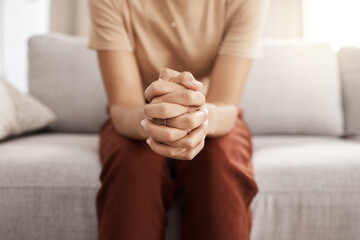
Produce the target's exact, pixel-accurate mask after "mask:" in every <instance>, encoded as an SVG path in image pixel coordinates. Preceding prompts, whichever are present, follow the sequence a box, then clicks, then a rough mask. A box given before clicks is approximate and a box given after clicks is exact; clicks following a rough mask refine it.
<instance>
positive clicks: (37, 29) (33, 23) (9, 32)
mask: <svg viewBox="0 0 360 240" xmlns="http://www.w3.org/2000/svg"><path fill="white" fill-rule="evenodd" d="M0 1H2V4H3V6H2V8H3V14H2V18H3V22H2V29H3V31H2V35H3V44H2V52H3V77H4V79H6V80H7V81H8V82H10V83H11V84H12V85H14V86H15V87H16V88H18V89H19V90H21V91H24V92H26V91H27V40H28V38H29V37H30V36H31V35H34V34H43V33H46V32H48V30H49V15H50V0H0Z"/></svg>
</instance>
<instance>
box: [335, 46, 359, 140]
mask: <svg viewBox="0 0 360 240" xmlns="http://www.w3.org/2000/svg"><path fill="white" fill-rule="evenodd" d="M338 56H339V65H340V72H341V79H342V85H343V96H344V98H343V99H344V111H345V123H346V124H345V131H346V135H358V136H360V48H350V47H346V48H342V49H340V51H339V54H338Z"/></svg>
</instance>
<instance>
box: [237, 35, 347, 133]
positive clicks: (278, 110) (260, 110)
mask: <svg viewBox="0 0 360 240" xmlns="http://www.w3.org/2000/svg"><path fill="white" fill-rule="evenodd" d="M263 52H264V56H263V58H262V59H257V60H255V61H254V64H253V68H252V71H251V73H250V76H249V79H248V80H247V83H246V87H245V90H244V95H243V99H242V106H243V108H244V110H245V111H244V118H245V120H246V121H247V123H248V124H249V126H250V128H251V130H252V132H253V134H316V135H330V136H340V135H342V134H343V113H342V101H341V88H340V80H339V73H338V65H337V57H336V54H335V53H334V52H333V51H332V50H331V47H330V46H329V45H328V44H325V43H308V42H304V41H294V40H292V41H280V40H279V41H275V40H267V41H264V46H263Z"/></svg>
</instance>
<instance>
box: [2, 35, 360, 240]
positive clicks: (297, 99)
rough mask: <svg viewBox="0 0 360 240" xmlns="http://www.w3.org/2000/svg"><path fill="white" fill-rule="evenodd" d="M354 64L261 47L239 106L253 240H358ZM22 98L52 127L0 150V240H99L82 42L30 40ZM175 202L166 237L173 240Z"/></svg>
mask: <svg viewBox="0 0 360 240" xmlns="http://www.w3.org/2000/svg"><path fill="white" fill-rule="evenodd" d="M359 69H360V50H359V49H356V48H344V49H341V50H340V52H339V53H334V52H332V51H331V48H330V47H329V46H328V45H327V44H323V43H307V42H294V41H291V42H289V41H265V42H264V56H263V58H261V59H257V60H255V62H254V66H253V69H252V72H251V74H250V77H249V80H248V82H247V85H246V88H245V92H244V96H243V101H242V107H243V108H244V110H245V120H246V121H247V123H248V124H249V126H250V128H251V130H252V132H253V135H254V137H253V143H254V156H253V163H254V167H255V173H256V179H257V182H258V185H259V193H258V194H257V196H256V197H255V199H254V201H253V203H252V209H253V228H252V239H253V240H267V239H269V240H312V239H314V240H315V239H316V240H325V239H326V240H335V239H337V240H356V239H360V174H359V173H360V137H359V136H360V96H359V92H360V71H359ZM29 92H30V93H31V94H33V95H34V96H35V97H37V98H38V99H39V100H41V101H42V102H43V103H45V104H46V105H47V106H49V107H50V108H51V109H52V110H53V111H54V112H55V113H56V115H57V118H58V121H57V123H56V124H53V125H52V126H51V127H50V128H49V129H46V130H43V131H40V132H36V133H32V134H27V135H25V136H22V137H16V138H12V139H9V140H6V141H4V142H2V143H1V144H0V239H4V240H45V239H46V240H65V239H66V240H91V239H96V237H97V222H96V211H95V196H96V193H97V191H98V188H99V185H100V184H99V178H98V177H99V173H100V164H99V159H98V145H97V144H98V134H97V132H98V130H99V127H100V126H101V124H102V122H103V121H104V120H105V119H106V117H107V115H106V112H105V104H106V96H105V92H104V88H103V86H102V83H101V78H100V74H99V70H98V66H97V61H96V56H95V52H94V51H91V50H88V49H87V48H86V39H83V38H74V37H70V36H65V35H57V34H52V35H48V36H35V37H32V38H31V39H30V40H29ZM181 199H182V196H181V195H180V194H179V195H178V197H177V200H176V203H175V204H174V205H173V207H172V208H171V209H170V211H169V213H168V214H169V219H170V223H169V225H168V226H167V237H166V239H167V240H177V239H180V238H179V229H180V221H179V220H180V214H181V210H180V206H181V201H182V200H181ZM139 230H140V231H141V229H139Z"/></svg>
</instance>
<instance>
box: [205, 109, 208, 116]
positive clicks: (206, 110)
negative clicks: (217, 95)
mask: <svg viewBox="0 0 360 240" xmlns="http://www.w3.org/2000/svg"><path fill="white" fill-rule="evenodd" d="M204 112H205V114H206V116H207V115H209V109H207V108H204Z"/></svg>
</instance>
